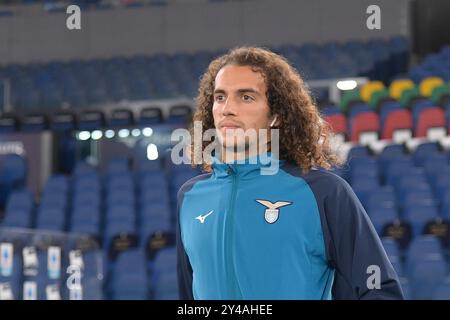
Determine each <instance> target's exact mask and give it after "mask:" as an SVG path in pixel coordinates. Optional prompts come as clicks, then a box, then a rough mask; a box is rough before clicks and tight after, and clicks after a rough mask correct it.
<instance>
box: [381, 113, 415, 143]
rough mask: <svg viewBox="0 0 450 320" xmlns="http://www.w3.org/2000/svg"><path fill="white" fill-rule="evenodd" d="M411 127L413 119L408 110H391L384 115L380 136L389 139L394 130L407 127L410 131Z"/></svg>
mask: <svg viewBox="0 0 450 320" xmlns="http://www.w3.org/2000/svg"><path fill="white" fill-rule="evenodd" d="M412 128H413V120H412V115H411V112H410V111H409V110H404V109H399V110H393V111H391V112H390V113H389V114H388V116H387V117H386V120H385V122H384V127H383V132H382V135H381V138H382V139H389V140H391V139H392V137H393V135H394V132H395V131H396V130H401V129H409V130H411V131H412Z"/></svg>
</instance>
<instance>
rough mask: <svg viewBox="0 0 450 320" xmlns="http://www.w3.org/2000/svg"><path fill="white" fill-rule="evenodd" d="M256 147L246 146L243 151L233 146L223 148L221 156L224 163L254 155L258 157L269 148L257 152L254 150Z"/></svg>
mask: <svg viewBox="0 0 450 320" xmlns="http://www.w3.org/2000/svg"><path fill="white" fill-rule="evenodd" d="M254 149H255V148H245V150H242V151H236V150H233V149H232V148H222V153H221V156H220V161H222V163H230V162H234V161H239V160H244V159H248V158H252V157H256V156H258V155H260V154H262V153H266V152H267V150H262V151H261V150H260V151H261V152H259V153H258V152H257V151H255V150H254Z"/></svg>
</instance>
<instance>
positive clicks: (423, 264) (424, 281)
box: [410, 258, 447, 299]
mask: <svg viewBox="0 0 450 320" xmlns="http://www.w3.org/2000/svg"><path fill="white" fill-rule="evenodd" d="M446 274H447V265H446V263H445V260H444V259H442V258H439V259H430V260H418V261H415V262H414V263H413V264H412V265H411V266H410V279H411V289H412V292H413V296H414V298H415V299H431V298H432V297H433V295H434V292H435V291H436V289H437V287H438V286H439V284H440V283H442V281H443V280H444V278H445V276H446Z"/></svg>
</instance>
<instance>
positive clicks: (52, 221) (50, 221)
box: [36, 207, 66, 231]
mask: <svg viewBox="0 0 450 320" xmlns="http://www.w3.org/2000/svg"><path fill="white" fill-rule="evenodd" d="M65 227H66V215H65V212H64V210H63V209H61V208H51V207H40V208H39V209H38V215H37V221H36V228H37V229H43V230H52V231H64V230H65Z"/></svg>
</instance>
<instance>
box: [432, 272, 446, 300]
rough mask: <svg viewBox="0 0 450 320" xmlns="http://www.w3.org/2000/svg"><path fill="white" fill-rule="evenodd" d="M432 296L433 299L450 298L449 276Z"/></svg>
mask: <svg viewBox="0 0 450 320" xmlns="http://www.w3.org/2000/svg"><path fill="white" fill-rule="evenodd" d="M432 298H433V300H450V279H449V278H448V277H447V278H446V279H445V281H444V282H443V283H441V284H440V285H439V286H437V288H436V290H435V291H434V294H433V297H432Z"/></svg>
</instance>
